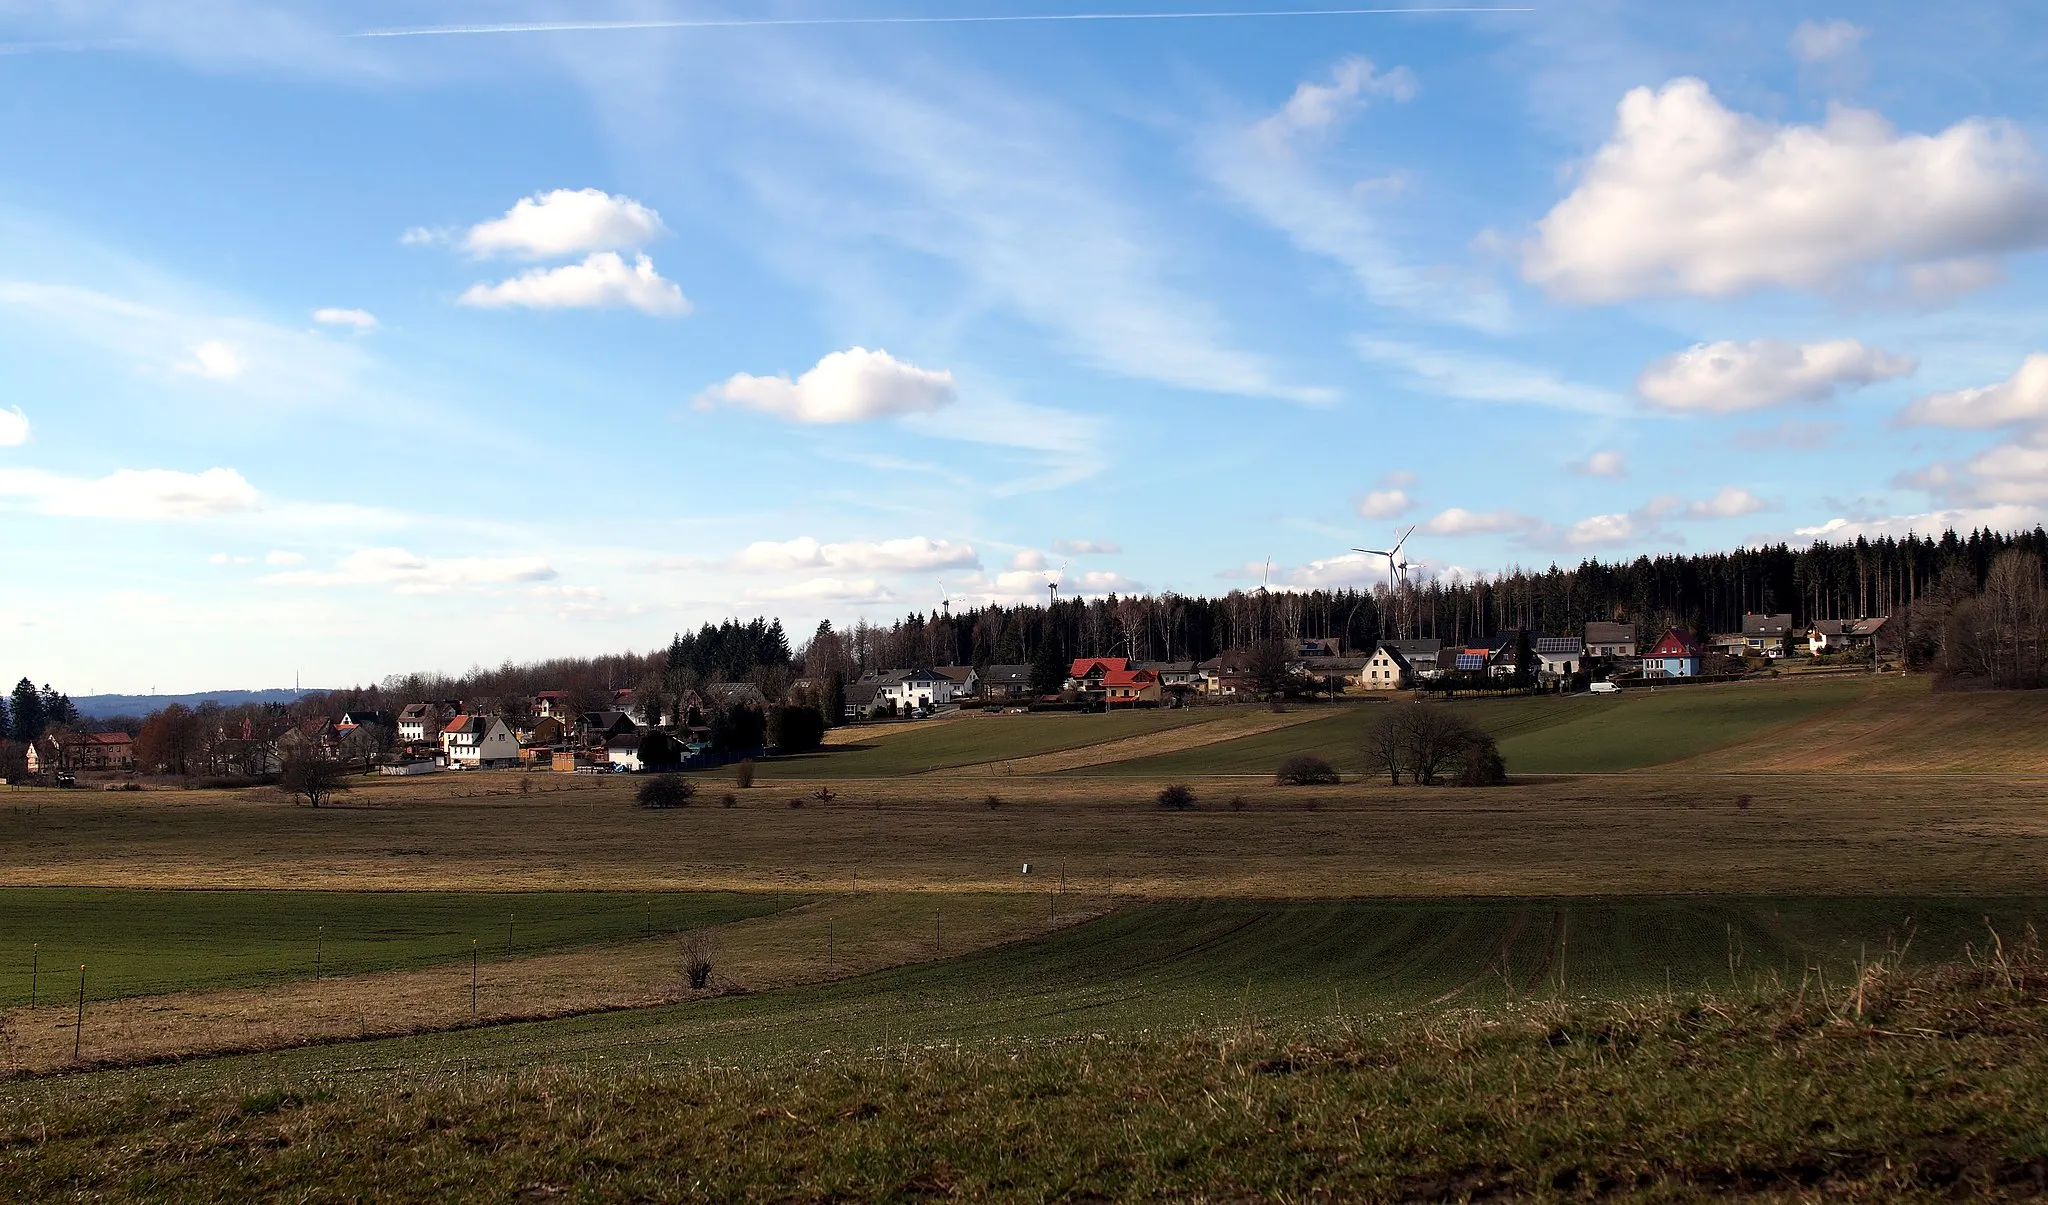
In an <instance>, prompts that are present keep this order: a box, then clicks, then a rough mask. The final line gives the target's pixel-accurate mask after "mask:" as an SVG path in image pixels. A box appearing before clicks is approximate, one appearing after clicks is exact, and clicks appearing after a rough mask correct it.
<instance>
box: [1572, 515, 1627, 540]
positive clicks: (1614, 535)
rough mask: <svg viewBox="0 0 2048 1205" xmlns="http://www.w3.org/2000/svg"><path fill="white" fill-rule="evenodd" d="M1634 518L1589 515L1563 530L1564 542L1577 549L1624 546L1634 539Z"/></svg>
mask: <svg viewBox="0 0 2048 1205" xmlns="http://www.w3.org/2000/svg"><path fill="white" fill-rule="evenodd" d="M1636 535H1637V527H1636V518H1635V516H1634V515H1629V514H1612V515H1590V516H1588V517H1586V518H1584V519H1580V520H1579V521H1578V522H1576V523H1574V524H1572V525H1571V526H1570V527H1569V528H1567V529H1566V530H1565V533H1564V542H1565V543H1567V544H1570V545H1572V546H1574V547H1578V548H1589V547H1597V546H1600V545H1603V544H1625V543H1627V542H1628V541H1630V540H1633V539H1635V538H1636Z"/></svg>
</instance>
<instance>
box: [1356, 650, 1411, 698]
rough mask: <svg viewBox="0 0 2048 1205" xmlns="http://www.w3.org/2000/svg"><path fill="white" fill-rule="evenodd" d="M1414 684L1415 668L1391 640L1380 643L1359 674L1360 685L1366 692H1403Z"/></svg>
mask: <svg viewBox="0 0 2048 1205" xmlns="http://www.w3.org/2000/svg"><path fill="white" fill-rule="evenodd" d="M1414 683H1415V669H1414V667H1413V666H1410V665H1409V664H1408V658H1407V657H1405V656H1403V655H1402V653H1401V650H1400V649H1399V648H1396V647H1395V644H1394V642H1393V641H1391V640H1382V641H1380V644H1379V647H1378V648H1376V649H1374V650H1373V651H1372V656H1370V657H1368V658H1366V659H1365V666H1364V668H1362V669H1360V670H1359V672H1358V685H1359V686H1360V687H1362V688H1363V689H1365V690H1401V689H1403V688H1405V687H1408V686H1412V685H1414Z"/></svg>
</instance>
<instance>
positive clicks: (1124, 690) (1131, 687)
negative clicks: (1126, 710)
mask: <svg viewBox="0 0 2048 1205" xmlns="http://www.w3.org/2000/svg"><path fill="white" fill-rule="evenodd" d="M1102 699H1103V703H1104V704H1105V705H1107V706H1110V707H1116V706H1124V707H1136V706H1137V705H1138V704H1140V703H1157V702H1158V701H1159V675H1158V674H1155V673H1153V672H1152V671H1151V670H1149V669H1113V670H1110V671H1109V672H1108V673H1106V674H1104V675H1102Z"/></svg>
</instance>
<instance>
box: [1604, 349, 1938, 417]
mask: <svg viewBox="0 0 2048 1205" xmlns="http://www.w3.org/2000/svg"><path fill="white" fill-rule="evenodd" d="M1915 367H1916V364H1915V361H1914V360H1913V358H1912V357H1911V356H1900V355H1893V354H1892V353H1890V352H1887V351H1882V350H1880V349H1878V348H1875V347H1866V346H1865V345H1864V344H1863V343H1861V342H1860V341H1858V340H1855V339H1833V340H1829V341H1827V342H1824V343H1805V344H1801V343H1792V342H1788V341H1786V340H1783V339H1751V340H1749V341H1747V342H1742V343H1737V342H1734V341H1729V340H1724V341H1722V342H1720V343H1701V344H1697V345H1695V346H1693V347H1691V348H1688V349H1686V350H1685V351H1682V352H1679V353H1677V354H1675V355H1670V356H1665V357H1664V358H1663V359H1660V360H1657V361H1655V362H1654V363H1652V364H1651V365H1650V366H1649V367H1648V368H1645V369H1644V370H1643V373H1642V375H1641V376H1640V377H1638V378H1637V379H1636V391H1637V392H1638V393H1640V394H1642V396H1643V399H1644V400H1645V401H1648V402H1650V403H1651V404H1652V405H1656V406H1660V407H1663V408H1664V409H1666V410H1682V411H1691V412H1695V413H1702V414H1734V413H1737V412H1739V411H1743V410H1761V409H1763V408H1765V407H1767V406H1777V405H1782V404H1784V403H1786V402H1819V401H1825V400H1826V399H1827V398H1829V397H1832V396H1833V395H1834V394H1835V393H1836V391H1838V390H1840V389H1844V388H1856V387H1858V386H1862V385H1870V384H1875V383H1876V382H1878V381H1887V380H1891V379H1892V378H1894V377H1900V376H1904V375H1906V374H1907V373H1909V372H1912V371H1913V369H1914V368H1915Z"/></svg>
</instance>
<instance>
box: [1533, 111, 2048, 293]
mask: <svg viewBox="0 0 2048 1205" xmlns="http://www.w3.org/2000/svg"><path fill="white" fill-rule="evenodd" d="M2044 242H2048V181H2044V178H2043V175H2042V170H2041V164H2040V161H2039V158H2038V157H2037V156H2036V154H2035V153H2034V149H2033V147H2032V146H2031V145H2030V144H2029V143H2028V141H2027V138H2026V135H2025V134H2024V133H2022V132H2021V131H2020V130H2019V129H2018V128H2017V127H2015V126H2013V125H2012V124H2011V123H2009V122H2003V121H1993V120H1984V119H1978V118H1972V119H1970V120H1966V121H1962V122H1958V123H1957V124H1955V125H1953V126H1950V127H1949V128H1948V129H1946V130H1944V131H1942V132H1941V133H1939V134H1934V135H1926V134H1903V135H1902V134H1900V133H1898V132H1897V131H1896V130H1894V129H1893V128H1892V126H1891V125H1890V124H1889V123H1888V122H1886V121H1885V119H1884V118H1883V117H1882V116H1880V115H1879V114H1877V113H1873V112H1870V111H1867V110H1862V109H1853V108H1848V107H1845V106H1837V107H1836V108H1834V109H1833V110H1832V111H1831V112H1830V114H1829V116H1828V119H1827V121H1826V122H1825V123H1824V124H1821V125H1797V124H1782V125H1781V124H1778V123H1776V122H1772V121H1768V120H1765V119H1762V118H1758V117H1753V116H1749V115H1747V114H1743V113H1737V112H1733V111H1731V110H1729V109H1728V108H1726V107H1724V106H1723V105H1722V104H1721V102H1720V101H1719V100H1717V99H1716V98H1715V97H1714V95H1713V93H1712V92H1711V91H1710V90H1709V89H1708V87H1707V85H1706V84H1705V83H1703V82H1701V81H1700V80H1697V79H1690V78H1686V79H1677V80H1673V81H1671V82H1670V83H1668V84H1666V85H1664V87H1663V88H1661V89H1657V90H1654V91H1653V90H1652V89H1649V88H1636V89H1633V90H1632V91H1630V92H1629V93H1628V95H1627V96H1625V97H1623V98H1622V101H1621V105H1620V111H1619V115H1618V117H1617V119H1616V122H1615V127H1614V131H1613V134H1612V135H1611V136H1610V138H1609V140H1608V142H1607V143H1606V145H1604V146H1602V147H1601V148H1600V149H1599V151H1598V152H1596V153H1595V154H1594V156H1593V158H1592V160H1591V162H1590V163H1588V164H1587V165H1586V168H1585V171H1584V173H1583V175H1582V176H1581V177H1580V179H1579V182H1578V185H1577V187H1576V188H1574V189H1573V190H1572V192H1571V194H1570V195H1568V196H1566V197H1565V198H1564V199H1563V200H1562V201H1560V202H1558V204H1557V206H1556V207H1555V208H1553V209H1552V210H1551V211H1550V212H1549V214H1547V215H1545V217H1544V218H1543V219H1542V220H1541V221H1540V222H1538V223H1537V225H1536V230H1535V237H1534V239H1533V240H1532V241H1531V242H1530V243H1529V244H1528V245H1527V246H1526V247H1525V248H1524V254H1523V260H1522V272H1523V275H1524V276H1525V277H1527V278H1528V279H1529V280H1530V281H1532V282H1534V283H1536V284H1539V285H1541V286H1543V287H1544V288H1545V289H1547V290H1548V291H1549V292H1550V293H1552V294H1553V295H1555V296H1558V297H1562V298H1565V299H1568V300H1572V301H1580V302H1608V301H1620V300H1624V299H1626V298H1630V297H1638V296H1643V295H1647V294H1671V293H1677V294H1693V295H1700V296H1709V297H1725V296H1730V295H1733V294H1736V293H1741V292H1744V291H1746V290H1750V289H1754V288H1759V287H1763V286H1779V287H1783V288H1791V289H1833V288H1839V287H1841V286H1843V285H1845V284H1848V283H1850V282H1851V281H1853V280H1854V279H1855V278H1856V277H1857V275H1858V274H1859V273H1864V272H1867V271H1869V270H1871V269H1873V268H1883V267H1890V268H1892V269H1894V270H1903V271H1914V270H1919V269H1929V268H1932V269H1935V270H1936V271H1937V273H1938V274H1939V273H1947V274H1948V275H1949V276H1951V277H1953V278H1954V279H1952V280H1950V281H1949V282H1948V283H1950V284H1954V283H1956V282H1957V281H1960V282H1961V283H1968V282H1969V281H1971V280H1973V279H1974V280H1982V279H1986V278H1987V276H1986V272H1985V269H1984V268H1983V266H1982V265H1981V263H1980V262H1979V261H1984V260H1985V259H1986V258H1987V257H1993V256H1996V255H1999V254H2001V253H2004V252H2009V251H2015V250H2019V249H2023V248H2028V247H2036V246H2040V245H2041V244H2042V243H2044ZM1958 264H1960V265H1962V266H1961V267H1960V268H1957V267H1955V266H1954V265H1958ZM1909 283H1910V282H1909Z"/></svg>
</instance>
